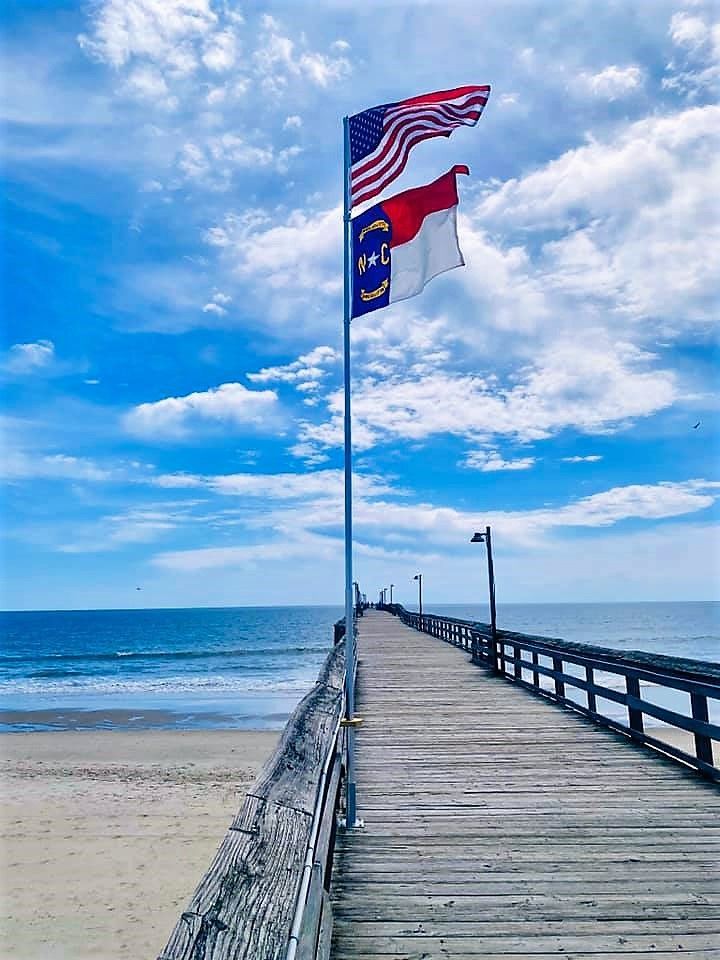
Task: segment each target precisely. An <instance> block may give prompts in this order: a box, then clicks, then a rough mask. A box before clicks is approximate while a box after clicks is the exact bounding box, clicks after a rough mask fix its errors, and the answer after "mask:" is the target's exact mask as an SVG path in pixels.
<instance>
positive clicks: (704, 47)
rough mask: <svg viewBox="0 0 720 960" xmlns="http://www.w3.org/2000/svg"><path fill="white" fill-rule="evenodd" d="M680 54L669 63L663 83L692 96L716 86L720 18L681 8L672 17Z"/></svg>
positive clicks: (719, 63) (719, 71) (719, 69)
mask: <svg viewBox="0 0 720 960" xmlns="http://www.w3.org/2000/svg"><path fill="white" fill-rule="evenodd" d="M668 33H669V34H670V39H671V40H672V42H673V44H674V45H675V47H676V48H677V55H676V57H675V58H673V59H672V60H671V61H670V63H669V64H668V66H667V71H666V72H667V75H666V76H665V78H664V79H663V82H662V85H663V87H665V88H666V89H668V90H676V91H677V92H678V93H681V94H684V95H686V96H687V97H688V99H690V100H693V99H696V98H698V97H700V96H701V95H702V94H704V93H706V92H712V91H714V90H717V85H718V82H720V20H718V19H716V20H714V21H713V20H710V19H709V18H706V17H705V16H704V15H702V14H701V13H698V12H691V11H688V10H681V11H679V12H678V13H675V14H674V15H673V17H672V19H671V20H670V27H669V30H668Z"/></svg>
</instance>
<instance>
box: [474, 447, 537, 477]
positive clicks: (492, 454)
mask: <svg viewBox="0 0 720 960" xmlns="http://www.w3.org/2000/svg"><path fill="white" fill-rule="evenodd" d="M535 460H536V458H535V457H517V458H516V459H515V460H505V459H504V458H503V457H501V456H500V454H499V453H498V452H497V450H474V451H472V452H470V453H468V455H467V457H466V458H465V459H464V460H463V461H462V466H464V467H470V468H471V469H473V470H480V471H482V472H483V473H494V472H495V471H498V470H529V469H530V468H531V467H532V466H533V464H534V463H535Z"/></svg>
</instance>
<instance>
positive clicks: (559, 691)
mask: <svg viewBox="0 0 720 960" xmlns="http://www.w3.org/2000/svg"><path fill="white" fill-rule="evenodd" d="M552 662H553V670H555V671H556V672H557V673H562V672H563V662H562V657H553V658H552ZM553 679H554V681H555V696H556V697H562V698H563V700H564V699H565V684H564V683H563V680H562V677H553Z"/></svg>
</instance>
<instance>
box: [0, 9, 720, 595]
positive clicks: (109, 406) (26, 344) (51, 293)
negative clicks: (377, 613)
mask: <svg viewBox="0 0 720 960" xmlns="http://www.w3.org/2000/svg"><path fill="white" fill-rule="evenodd" d="M495 7H496V8H495ZM495 7H493V5H490V6H488V5H486V4H474V3H443V4H439V3H419V2H416V3H406V4H402V3H389V2H388V3H383V4H379V3H372V2H371V3H365V4H357V3H349V2H347V3H346V2H337V3H313V4H310V3H292V4H291V3H285V4H272V3H271V4H267V5H260V4H245V5H236V4H235V3H233V2H230V0H228V2H219V0H217V2H213V0H93V2H87V3H62V2H60V3H58V2H50V0H47V2H42V0H36V2H26V0H23V2H12V0H11V2H9V3H5V4H4V5H3V12H2V14H0V17H2V26H3V33H4V36H5V47H4V60H5V71H4V73H5V78H4V84H3V89H2V117H3V121H2V122H3V179H4V202H3V205H4V210H3V220H4V224H5V229H4V240H3V255H2V268H3V277H2V312H3V323H2V336H3V343H2V352H1V355H0V378H1V380H2V391H3V398H4V405H3V411H4V412H3V447H4V456H3V473H4V475H5V497H4V508H3V516H4V524H3V526H4V534H5V540H4V549H3V562H4V568H5V573H4V577H3V579H4V589H3V594H4V595H3V598H2V602H3V604H4V606H6V607H9V608H65V607H70V608H76V607H103V606H111V607H126V606H184V605H205V604H210V605H212V604H253V603H256V604H265V603H283V602H290V603H303V602H312V603H323V602H329V603H338V604H339V603H341V602H342V580H343V569H342V549H343V548H342V474H341V468H342V447H341V444H342V429H341V426H342V424H341V404H342V392H341V386H342V366H341V353H340V351H341V335H342V318H341V311H342V302H341V293H342V274H341V262H342V249H341V218H340V204H341V173H340V164H341V124H340V118H341V117H342V115H343V114H345V113H354V112H357V111H359V110H362V109H364V108H366V107H370V106H373V105H375V104H377V103H383V102H388V101H392V100H395V99H401V98H403V97H408V96H414V95H416V94H419V93H423V92H426V91H430V90H434V89H446V88H449V87H452V86H457V85H461V84H467V83H490V84H492V88H493V90H492V94H491V97H490V101H489V103H488V106H487V108H486V111H485V114H484V115H483V117H482V119H481V120H480V122H479V123H478V125H477V126H476V127H475V128H473V129H460V130H458V131H456V132H455V133H454V134H453V136H452V137H451V138H450V140H449V141H443V142H438V141H431V142H428V143H424V144H421V145H420V146H418V147H417V148H416V149H415V151H414V152H413V154H412V158H411V161H410V163H409V164H408V167H407V169H406V172H405V173H404V174H403V176H402V177H401V178H400V179H399V180H398V181H396V182H395V183H394V184H393V186H392V187H391V188H390V191H389V192H390V193H394V192H397V191H398V190H400V189H404V188H406V187H408V186H413V185H417V184H421V183H425V182H428V181H430V180H432V179H434V178H435V177H437V176H438V175H439V174H440V173H442V172H444V171H445V170H447V169H448V168H449V167H450V166H451V165H452V164H454V163H467V164H468V165H469V167H470V170H471V176H470V177H469V178H461V183H460V194H461V201H460V218H459V233H460V244H461V247H462V250H463V253H464V255H465V259H466V262H467V266H466V267H464V268H462V269H459V270H455V271H452V272H451V273H449V274H447V275H445V276H442V277H440V278H438V279H436V280H434V281H433V282H432V284H431V285H430V286H429V287H428V288H427V289H426V291H425V293H424V294H423V295H422V296H420V297H417V298H415V299H413V300H409V301H406V302H404V303H399V304H395V305H392V306H390V307H389V308H387V309H385V310H382V311H378V312H376V313H372V314H369V315H367V316H366V317H363V318H360V319H358V320H357V321H355V322H354V324H353V331H352V337H353V391H354V398H353V402H354V413H355V418H354V431H355V440H356V449H355V465H356V483H355V527H356V538H355V564H356V573H357V576H358V579H359V580H360V583H361V585H362V587H363V589H364V590H366V591H367V592H368V594H370V595H372V596H375V595H376V594H377V590H378V589H379V588H380V587H381V586H384V585H387V584H389V583H390V582H393V583H395V584H396V585H397V586H396V596H397V597H398V598H399V599H401V600H405V601H406V602H408V603H409V602H411V601H412V600H413V598H414V596H415V592H414V587H415V585H414V584H413V583H412V576H413V574H414V573H416V572H417V571H418V570H422V571H423V573H424V574H425V588H426V595H427V604H428V606H429V607H430V606H432V603H433V601H435V602H438V603H439V602H451V601H469V600H472V599H475V598H481V597H483V596H484V593H483V590H482V585H483V582H484V575H485V574H484V565H483V559H484V558H483V555H482V552H480V551H481V548H478V547H476V546H471V545H470V544H469V542H468V541H469V538H470V536H471V535H472V533H473V531H474V530H475V529H477V528H481V527H484V526H485V524H486V523H490V524H492V526H493V531H494V539H495V544H496V554H497V560H496V565H497V576H498V597H499V600H500V601H503V600H504V601H541V600H602V601H606V600H632V599H638V600H654V599H708V598H711V597H714V596H717V592H718V591H717V586H718V577H719V568H720V561H719V558H718V539H717V526H716V525H717V517H718V507H717V500H718V497H720V474H719V471H718V464H719V462H720V459H719V457H718V454H719V453H720V441H719V439H718V426H717V407H718V397H717V360H718V354H717V310H718V302H719V298H718V292H719V291H718V285H719V281H718V277H719V276H720V263H719V262H718V261H719V259H720V236H718V234H719V233H720V216H718V201H717V185H718V183H719V182H720V170H719V169H718V165H719V161H718V157H720V151H719V150H718V140H719V139H720V108H719V107H718V106H717V105H716V103H715V102H714V96H713V94H714V92H715V91H716V90H717V86H718V81H719V80H720V23H718V22H717V9H716V8H713V5H712V4H710V3H707V4H706V3H703V2H693V0H684V2H683V0H676V2H665V0H653V2H652V3H650V2H648V3H636V2H630V0H627V2H614V3H607V4H603V5H598V4H596V3H589V2H588V3H584V2H580V0H572V2H567V3H565V2H561V0H557V2H554V3H552V4H549V3H547V2H531V0H526V2H520V0H518V2H509V3H504V4H499V5H495ZM698 421H700V426H699V427H698V428H697V429H694V425H695V424H696V423H697V422H698ZM138 586H140V587H141V588H142V589H141V590H139V591H138V590H137V587H138Z"/></svg>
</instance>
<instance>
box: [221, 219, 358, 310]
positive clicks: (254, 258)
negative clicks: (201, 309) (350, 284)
mask: <svg viewBox="0 0 720 960" xmlns="http://www.w3.org/2000/svg"><path fill="white" fill-rule="evenodd" d="M204 239H205V242H206V243H207V244H208V245H210V246H213V247H218V248H220V249H222V251H223V257H224V258H225V259H226V261H227V263H228V265H229V266H230V267H232V268H233V269H234V270H235V271H236V272H237V274H238V275H239V276H240V277H241V278H243V279H245V280H248V281H252V282H254V283H256V284H259V285H261V286H262V289H263V296H264V297H267V294H268V292H269V294H270V298H271V303H272V298H273V297H275V298H278V297H279V298H280V300H282V299H285V298H288V299H289V300H290V301H292V302H297V301H300V300H303V299H308V298H317V295H318V294H320V295H326V296H330V295H337V294H338V293H339V292H340V290H341V289H342V277H341V276H340V275H339V272H338V269H337V263H338V259H339V256H340V251H341V250H342V214H341V212H340V208H339V207H338V208H333V209H332V210H326V211H322V212H320V213H311V212H307V211H302V210H296V211H293V212H291V213H290V214H285V215H284V216H283V218H282V221H281V222H274V221H273V219H272V218H271V217H270V216H269V215H268V214H267V213H266V212H265V211H264V210H247V211H246V212H245V213H244V214H243V215H242V216H235V215H232V214H231V215H228V216H227V217H226V218H225V219H224V221H223V222H222V223H221V224H217V225H215V226H213V227H210V228H209V229H208V230H206V231H205V234H204ZM275 302H276V304H277V303H278V302H280V301H278V300H277V299H276V300H275Z"/></svg>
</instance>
